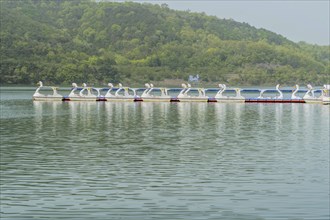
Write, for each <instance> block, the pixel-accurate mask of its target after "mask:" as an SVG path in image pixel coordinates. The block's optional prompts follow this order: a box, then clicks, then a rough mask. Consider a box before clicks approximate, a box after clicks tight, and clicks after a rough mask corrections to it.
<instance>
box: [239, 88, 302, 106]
mask: <svg viewBox="0 0 330 220" xmlns="http://www.w3.org/2000/svg"><path fill="white" fill-rule="evenodd" d="M294 88H295V90H294V91H293V92H292V94H291V98H284V96H283V92H282V91H281V90H280V84H277V85H276V90H275V91H276V92H278V94H279V95H278V96H275V97H265V96H264V93H266V92H273V90H271V89H262V90H260V94H259V96H258V97H257V98H249V99H246V100H245V102H262V103H305V101H304V100H303V99H302V98H301V97H299V96H297V95H296V94H297V92H298V91H299V86H298V85H296V86H295V87H294Z"/></svg>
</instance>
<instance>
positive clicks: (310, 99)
mask: <svg viewBox="0 0 330 220" xmlns="http://www.w3.org/2000/svg"><path fill="white" fill-rule="evenodd" d="M323 96H324V91H323V90H321V95H320V96H319V97H317V96H316V95H315V90H314V89H313V87H312V85H311V84H308V85H307V92H306V93H305V95H304V96H303V100H305V102H306V103H323Z"/></svg>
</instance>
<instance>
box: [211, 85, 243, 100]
mask: <svg viewBox="0 0 330 220" xmlns="http://www.w3.org/2000/svg"><path fill="white" fill-rule="evenodd" d="M218 86H219V88H220V90H219V91H218V92H217V94H216V95H215V96H214V99H215V100H216V101H217V102H245V97H243V96H242V95H241V89H240V88H234V89H231V90H234V92H235V96H226V95H223V93H224V92H225V91H226V90H227V86H226V85H225V84H219V85H218Z"/></svg>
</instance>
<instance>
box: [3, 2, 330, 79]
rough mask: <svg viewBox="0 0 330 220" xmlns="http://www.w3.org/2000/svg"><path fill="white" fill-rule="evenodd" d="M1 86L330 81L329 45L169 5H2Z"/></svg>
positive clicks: (87, 3) (131, 3) (130, 3)
mask: <svg viewBox="0 0 330 220" xmlns="http://www.w3.org/2000/svg"><path fill="white" fill-rule="evenodd" d="M0 37H1V57H0V58H1V69H0V80H1V83H2V84H34V83H35V82H37V81H39V80H42V81H44V82H45V83H47V84H70V83H71V82H77V83H81V82H87V83H90V84H98V85H100V84H101V85H102V84H105V83H107V82H113V83H116V82H119V81H120V82H124V83H126V84H130V85H132V84H142V83H145V82H149V81H153V82H157V83H159V84H165V83H166V82H167V81H169V80H174V79H175V80H176V79H178V80H187V78H188V76H189V75H196V74H199V76H200V79H202V81H203V83H214V84H217V83H219V82H224V83H229V84H241V85H242V84H243V85H260V84H275V83H282V84H288V85H289V84H293V83H301V84H305V83H313V84H315V85H317V84H324V83H329V68H330V65H329V63H330V61H329V58H330V55H329V54H330V51H329V46H317V45H310V44H306V43H298V44H297V43H294V42H292V41H289V40H288V39H286V38H285V37H283V36H281V35H278V34H275V33H273V32H270V31H267V30H265V29H257V28H255V27H252V26H250V25H249V24H246V23H239V22H236V21H234V20H231V19H229V20H228V19H219V18H217V17H214V16H207V15H205V14H204V13H192V12H188V11H176V10H171V9H169V8H168V7H167V5H161V6H160V5H153V4H146V3H144V4H140V3H133V2H125V3H114V2H93V1H88V0H85V1H65V0H56V1H55V0H54V1H47V0H43V1H42V0H25V1H9V0H5V1H1V31H0Z"/></svg>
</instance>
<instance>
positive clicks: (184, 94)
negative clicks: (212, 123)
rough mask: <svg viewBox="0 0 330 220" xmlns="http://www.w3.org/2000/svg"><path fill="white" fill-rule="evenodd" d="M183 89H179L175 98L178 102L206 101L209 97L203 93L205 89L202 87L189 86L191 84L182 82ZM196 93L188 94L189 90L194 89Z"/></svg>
mask: <svg viewBox="0 0 330 220" xmlns="http://www.w3.org/2000/svg"><path fill="white" fill-rule="evenodd" d="M182 87H183V89H182V90H181V91H180V93H179V95H178V96H177V100H179V101H180V102H207V101H208V100H209V97H208V96H206V94H205V89H203V88H191V85H190V84H189V83H188V84H187V85H186V84H185V83H182ZM196 90H197V92H198V95H190V94H189V92H192V91H196Z"/></svg>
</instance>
